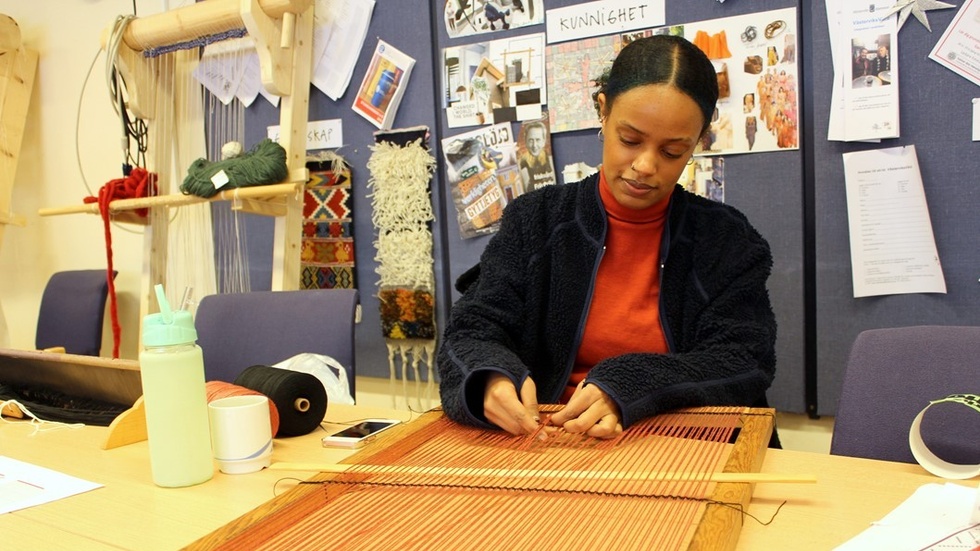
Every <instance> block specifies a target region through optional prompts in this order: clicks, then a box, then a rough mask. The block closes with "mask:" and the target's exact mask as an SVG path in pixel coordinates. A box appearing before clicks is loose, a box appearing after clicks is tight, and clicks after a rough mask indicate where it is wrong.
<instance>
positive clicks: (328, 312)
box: [194, 289, 358, 398]
mask: <svg viewBox="0 0 980 551" xmlns="http://www.w3.org/2000/svg"><path fill="white" fill-rule="evenodd" d="M357 302H358V294H357V290H355V289H310V290H303V291H254V292H250V293H227V294H218V295H209V296H206V297H204V298H203V299H201V301H200V303H199V304H198V306H197V313H196V314H195V319H194V326H195V327H196V328H197V343H198V344H199V345H200V346H201V349H202V350H203V352H204V375H205V378H206V379H207V380H208V381H225V382H234V381H235V379H236V378H237V377H238V375H239V374H241V372H242V371H244V370H245V369H247V368H249V367H251V366H253V365H273V364H276V363H279V362H282V361H284V360H287V359H289V358H291V357H293V356H295V355H297V354H301V353H304V352H310V353H314V354H323V355H325V356H330V357H331V358H333V359H335V360H337V362H339V363H340V364H341V365H342V366H343V367H344V369H345V371H346V372H347V381H348V386H349V388H350V395H351V397H352V398H353V397H355V396H356V395H355V394H354V386H355V385H354V375H355V373H356V368H355V365H354V321H355V320H354V317H355V312H356V308H357Z"/></svg>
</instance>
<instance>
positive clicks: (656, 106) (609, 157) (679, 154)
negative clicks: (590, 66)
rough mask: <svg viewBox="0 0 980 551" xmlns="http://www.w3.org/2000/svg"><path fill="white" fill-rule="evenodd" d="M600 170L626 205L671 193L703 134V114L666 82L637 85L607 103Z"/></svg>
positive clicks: (635, 205) (640, 206)
mask: <svg viewBox="0 0 980 551" xmlns="http://www.w3.org/2000/svg"><path fill="white" fill-rule="evenodd" d="M597 99H598V101H599V108H600V112H601V113H603V114H604V117H603V121H602V133H603V135H604V136H605V139H604V140H603V145H602V171H603V174H604V175H605V177H606V184H607V185H608V186H609V189H610V191H611V192H612V194H613V196H614V197H615V198H616V201H617V202H619V204H621V205H623V206H624V207H627V208H631V209H643V208H646V207H649V206H652V205H654V204H656V203H658V202H660V201H661V200H663V199H664V198H665V197H667V196H668V195H670V193H671V191H673V189H674V185H675V184H676V183H677V180H678V178H679V177H680V175H681V172H682V171H683V170H684V166H685V165H686V164H687V161H688V160H689V159H690V158H691V156H692V155H693V154H694V148H695V146H696V145H697V143H698V140H699V138H700V137H701V126H702V124H703V123H704V117H703V116H702V115H701V110H700V109H699V108H698V104H697V103H695V102H694V100H693V99H691V98H690V97H689V96H688V95H687V94H685V93H683V92H681V91H680V90H678V89H677V88H675V87H673V86H670V85H667V84H648V85H645V86H637V87H636V88H633V89H631V90H629V91H627V92H624V93H622V94H620V95H619V97H617V98H616V101H615V102H613V104H612V105H608V104H607V103H606V96H605V94H599V96H598V98H597Z"/></svg>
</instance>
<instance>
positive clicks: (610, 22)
mask: <svg viewBox="0 0 980 551" xmlns="http://www.w3.org/2000/svg"><path fill="white" fill-rule="evenodd" d="M664 3H665V0H599V1H597V2H586V3H584V4H576V5H574V6H569V7H567V8H556V9H553V10H548V11H546V12H545V28H546V29H547V31H548V39H547V40H548V44H554V43H556V42H565V41H567V40H576V39H579V38H585V37H589V36H603V35H607V34H615V33H623V32H626V31H632V30H636V29H649V28H653V27H661V26H663V25H664V23H665V22H666V15H665V13H664V9H665V8H664Z"/></svg>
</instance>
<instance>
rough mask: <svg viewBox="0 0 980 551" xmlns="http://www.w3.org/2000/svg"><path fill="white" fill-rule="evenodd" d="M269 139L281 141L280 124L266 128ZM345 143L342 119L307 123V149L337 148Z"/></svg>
mask: <svg viewBox="0 0 980 551" xmlns="http://www.w3.org/2000/svg"><path fill="white" fill-rule="evenodd" d="M266 132H267V133H268V136H269V139H270V140H272V141H274V142H276V143H279V132H280V129H279V126H278V125H276V126H270V127H268V128H267V129H266ZM343 144H344V126H343V123H342V121H341V119H330V120H326V121H310V122H309V123H307V125H306V150H307V151H311V150H316V149H337V148H338V147H340V146H342V145H343Z"/></svg>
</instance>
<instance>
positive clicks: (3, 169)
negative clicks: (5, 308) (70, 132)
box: [0, 14, 37, 315]
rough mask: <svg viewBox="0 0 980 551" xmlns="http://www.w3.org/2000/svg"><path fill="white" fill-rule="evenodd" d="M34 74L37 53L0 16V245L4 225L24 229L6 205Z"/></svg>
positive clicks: (11, 22)
mask: <svg viewBox="0 0 980 551" xmlns="http://www.w3.org/2000/svg"><path fill="white" fill-rule="evenodd" d="M36 73H37V52H36V51H34V50H32V49H29V48H25V47H24V45H23V44H22V43H21V35H20V27H19V26H18V25H17V22H16V21H14V20H13V18H11V17H10V16H8V15H4V14H0V138H3V139H2V141H0V155H2V156H3V158H4V159H6V162H4V163H2V164H0V244H2V243H3V234H4V229H5V228H6V227H7V225H8V224H13V225H16V226H21V227H23V226H25V225H27V221H26V220H25V218H24V217H23V216H21V215H17V214H14V213H12V212H11V211H10V205H11V201H12V195H13V188H14V178H15V177H16V176H17V160H18V158H19V157H20V146H21V143H22V142H23V139H24V127H25V126H26V123H27V110H28V106H29V105H30V102H31V92H32V90H33V89H34V75H35V74H36ZM0 315H2V314H0Z"/></svg>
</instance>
